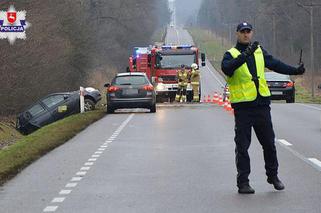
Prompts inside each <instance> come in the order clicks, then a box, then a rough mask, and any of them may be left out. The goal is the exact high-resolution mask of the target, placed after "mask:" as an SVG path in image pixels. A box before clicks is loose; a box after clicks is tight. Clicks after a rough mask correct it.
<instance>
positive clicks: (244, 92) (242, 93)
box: [227, 47, 271, 103]
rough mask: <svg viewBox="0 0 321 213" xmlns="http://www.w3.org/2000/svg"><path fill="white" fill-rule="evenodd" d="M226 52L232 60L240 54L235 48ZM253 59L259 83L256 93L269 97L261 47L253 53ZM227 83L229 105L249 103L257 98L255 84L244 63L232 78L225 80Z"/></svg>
mask: <svg viewBox="0 0 321 213" xmlns="http://www.w3.org/2000/svg"><path fill="white" fill-rule="evenodd" d="M228 52H229V53H230V54H231V55H232V57H233V58H237V57H238V56H239V55H240V54H241V53H240V51H239V50H238V49H236V48H235V47H233V48H232V49H230V50H228ZM254 58H255V63H256V70H257V77H258V82H259V89H258V91H259V93H260V95H261V96H263V97H269V96H271V93H270V90H269V87H268V85H267V83H266V80H265V75H264V69H265V62H264V56H263V51H262V49H261V47H258V49H257V50H256V51H255V52H254ZM227 83H228V85H229V91H230V101H231V103H240V102H250V101H254V100H255V99H256V98H257V89H256V86H255V82H254V81H253V76H252V74H251V73H250V70H249V68H248V66H247V64H246V63H244V64H243V65H241V66H240V67H239V68H238V69H236V70H235V72H234V74H233V76H232V77H228V78H227Z"/></svg>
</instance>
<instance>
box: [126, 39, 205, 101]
mask: <svg viewBox="0 0 321 213" xmlns="http://www.w3.org/2000/svg"><path fill="white" fill-rule="evenodd" d="M200 56H201V57H200ZM199 58H201V60H199ZM205 59H206V56H205V54H204V53H201V54H200V52H199V49H198V48H197V47H195V46H194V45H177V46H176V45H164V46H159V47H156V46H151V47H135V48H134V51H133V54H132V55H131V56H130V57H129V70H130V72H144V73H146V75H147V77H148V79H149V80H150V81H151V82H152V84H153V86H154V87H155V91H156V95H157V101H158V102H167V101H170V102H173V101H174V100H175V96H176V93H177V89H178V79H177V77H176V75H177V72H178V70H180V68H181V65H182V64H183V65H186V69H187V70H189V71H191V65H192V64H193V63H196V64H197V65H198V67H200V65H202V66H205V65H206V63H205ZM200 87H201V86H200ZM193 96H194V93H193V88H192V86H191V84H190V83H189V84H188V86H187V101H188V102H191V101H192V100H193ZM199 96H200V97H201V89H200V88H199Z"/></svg>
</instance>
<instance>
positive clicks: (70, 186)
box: [65, 183, 78, 188]
mask: <svg viewBox="0 0 321 213" xmlns="http://www.w3.org/2000/svg"><path fill="white" fill-rule="evenodd" d="M77 184H78V183H67V184H66V186H65V187H66V188H74V187H76V186H77Z"/></svg>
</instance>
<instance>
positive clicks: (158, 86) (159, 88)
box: [156, 83, 165, 91]
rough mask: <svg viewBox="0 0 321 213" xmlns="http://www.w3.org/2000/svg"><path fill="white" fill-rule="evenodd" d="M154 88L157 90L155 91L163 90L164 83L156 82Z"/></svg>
mask: <svg viewBox="0 0 321 213" xmlns="http://www.w3.org/2000/svg"><path fill="white" fill-rule="evenodd" d="M156 90H157V91H160V90H165V85H164V84H162V83H159V84H157V86H156Z"/></svg>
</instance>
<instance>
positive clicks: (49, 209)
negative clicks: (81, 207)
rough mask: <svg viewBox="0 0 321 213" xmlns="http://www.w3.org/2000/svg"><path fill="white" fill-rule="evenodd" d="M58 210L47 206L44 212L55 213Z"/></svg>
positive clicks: (56, 207) (55, 207)
mask: <svg viewBox="0 0 321 213" xmlns="http://www.w3.org/2000/svg"><path fill="white" fill-rule="evenodd" d="M57 209H58V206H47V207H46V208H45V209H44V210H43V212H55V211H56V210H57Z"/></svg>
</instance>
